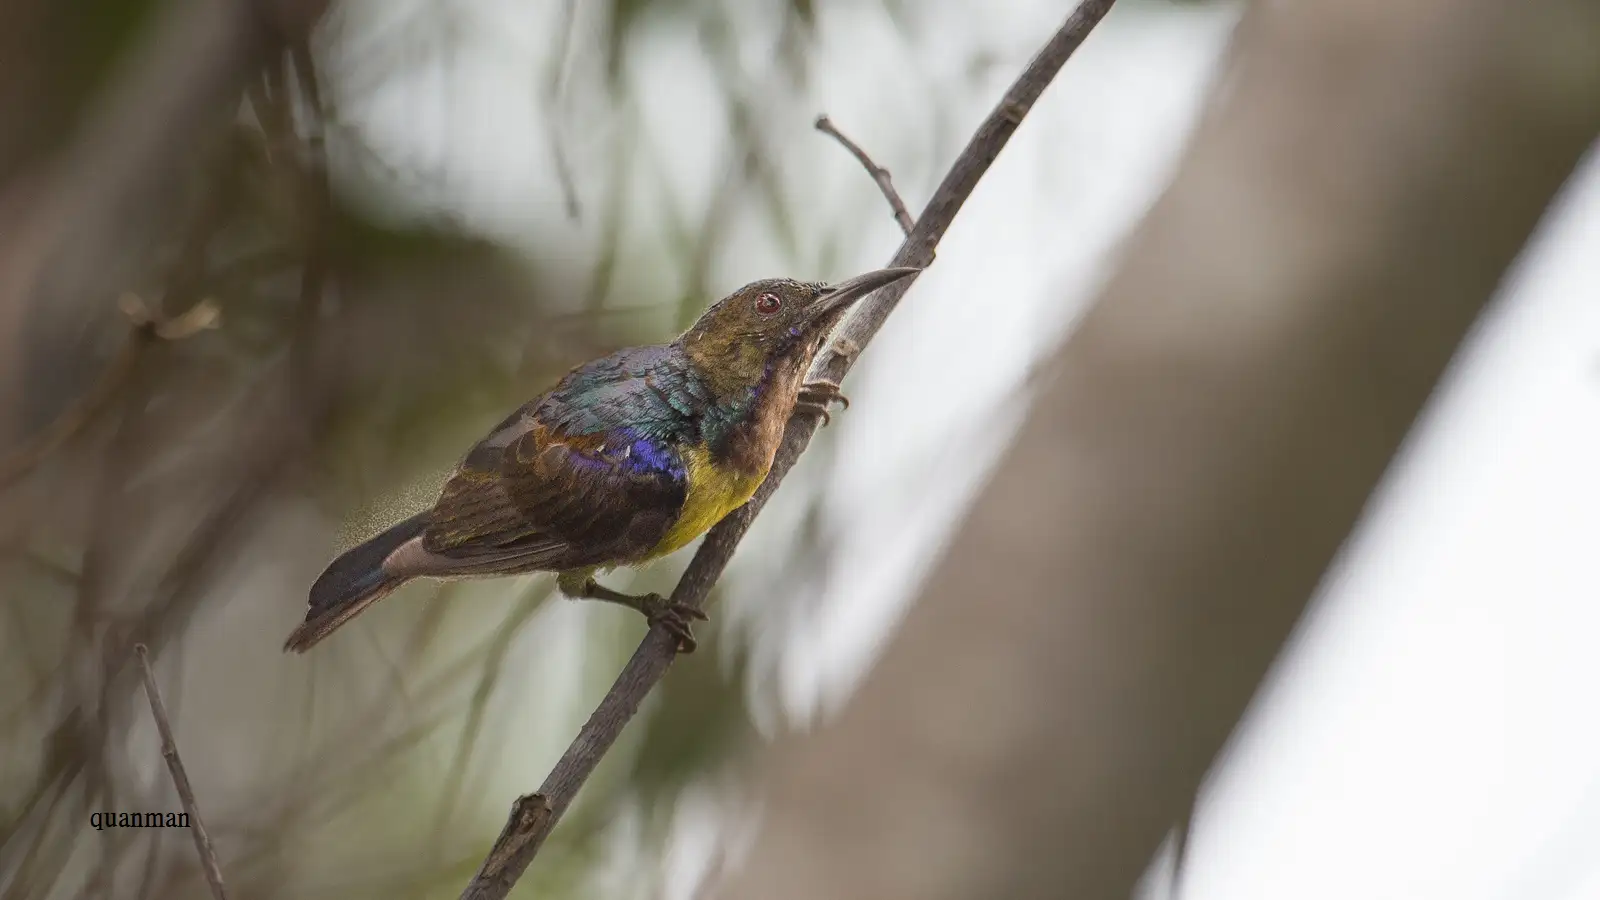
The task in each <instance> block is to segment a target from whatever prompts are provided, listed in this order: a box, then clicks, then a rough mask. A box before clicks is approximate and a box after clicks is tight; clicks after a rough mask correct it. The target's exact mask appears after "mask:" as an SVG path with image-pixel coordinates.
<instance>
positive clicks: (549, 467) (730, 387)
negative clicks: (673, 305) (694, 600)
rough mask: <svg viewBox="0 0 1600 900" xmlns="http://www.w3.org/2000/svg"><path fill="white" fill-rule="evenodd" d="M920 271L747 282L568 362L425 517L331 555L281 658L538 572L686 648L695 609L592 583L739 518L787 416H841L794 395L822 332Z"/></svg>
mask: <svg viewBox="0 0 1600 900" xmlns="http://www.w3.org/2000/svg"><path fill="white" fill-rule="evenodd" d="M919 271H921V270H920V269H917V268H907V267H897V268H886V269H877V270H874V271H871V272H867V273H865V274H863V275H859V276H857V277H855V278H851V279H848V280H846V281H842V282H838V283H835V284H825V283H820V282H807V281H797V280H793V279H786V278H778V279H767V280H763V281H756V282H752V283H750V284H747V285H745V286H744V287H742V288H740V289H738V290H737V291H734V292H733V293H732V294H729V295H728V296H727V297H724V298H723V299H721V300H719V301H717V302H716V303H713V304H712V305H711V306H710V307H708V308H707V309H706V311H705V312H704V313H703V314H702V315H701V316H700V318H699V319H698V320H696V321H695V323H694V324H693V325H692V326H690V327H689V329H688V330H687V331H685V332H683V333H682V334H681V335H679V336H678V337H677V338H676V339H674V340H673V341H671V342H670V343H664V344H652V345H646V346H641V347H628V348H624V349H621V350H618V351H616V352H614V353H612V354H610V355H608V356H604V357H601V358H599V359H596V360H593V361H590V362H587V363H584V364H583V365H580V366H577V367H576V368H574V369H572V370H571V371H569V372H568V373H567V374H566V375H565V376H564V377H562V378H561V380H560V381H559V382H557V383H556V385H555V386H554V387H552V388H551V389H550V390H548V391H547V392H545V393H544V394H542V395H541V396H539V397H537V398H535V399H533V400H531V401H529V402H528V403H526V404H524V405H523V406H521V407H520V408H518V409H517V410H516V411H515V412H513V413H511V415H509V416H507V417H506V418H505V419H504V420H503V421H501V422H500V424H498V425H496V426H495V427H494V429H493V430H491V431H490V432H489V434H488V435H487V436H485V437H484V438H483V439H482V440H480V441H478V442H477V443H476V444H474V445H473V446H472V447H471V448H470V449H469V450H468V451H467V453H466V455H465V456H463V457H462V458H461V460H460V461H459V463H457V465H456V467H455V469H454V471H453V472H452V473H451V474H450V476H449V477H448V478H447V479H446V480H445V482H444V485H443V487H442V488H441V490H440V492H439V496H438V499H437V500H436V501H435V502H434V504H433V506H431V507H430V508H428V509H425V510H423V511H422V512H419V513H417V514H415V515H413V516H410V517H409V518H406V519H404V520H402V521H400V522H398V523H396V524H394V525H392V526H390V527H389V528H387V529H385V530H384V531H382V532H381V533H379V534H377V535H375V536H373V537H371V538H369V539H367V540H366V541H363V542H362V543H360V544H358V545H356V546H355V547H353V548H351V549H349V550H347V551H345V552H344V553H343V554H341V555H339V556H338V557H337V558H335V559H334V560H333V562H332V563H330V564H329V565H328V567H327V569H326V570H324V571H323V573H322V574H321V575H320V576H319V577H318V578H317V579H316V581H315V582H314V583H313V584H312V585H311V590H310V599H309V603H308V608H307V610H306V615H305V621H304V622H302V623H301V624H300V625H299V626H298V627H297V628H295V629H294V631H293V632H292V633H291V634H290V635H289V638H288V640H287V641H286V642H285V643H284V650H285V651H286V652H288V651H293V652H297V653H303V652H305V651H307V650H309V649H311V647H313V646H314V645H316V644H317V643H319V642H320V641H322V640H323V639H324V638H326V637H327V636H328V635H329V634H331V633H333V632H334V631H335V630H336V629H338V628H339V627H340V626H342V625H343V624H345V623H346V622H348V621H350V619H352V618H354V617H355V616H356V615H358V614H359V613H361V612H362V611H363V610H365V609H367V608H368V607H370V606H371V605H372V604H374V603H376V602H377V601H379V600H381V599H383V598H384V597H386V596H388V595H389V594H390V593H392V592H393V591H394V590H395V589H397V588H399V587H400V586H401V585H403V584H405V583H406V582H408V581H411V580H413V579H417V578H440V579H454V578H469V577H488V576H502V575H517V574H525V573H531V572H553V573H555V574H556V585H557V587H558V588H559V589H560V591H561V593H563V594H565V595H566V596H568V597H571V598H573V599H589V600H601V601H606V602H610V603H616V604H620V605H623V606H627V607H631V608H633V609H635V610H637V611H639V612H640V613H643V615H644V617H645V619H646V621H647V622H648V624H649V625H650V626H652V627H657V626H659V627H661V628H663V629H665V630H666V631H667V632H668V633H669V634H670V635H672V636H673V637H675V638H676V639H677V645H678V649H679V650H680V651H681V652H691V651H693V649H694V646H695V638H694V634H693V630H692V628H691V625H692V622H693V620H696V619H704V618H705V614H704V613H703V612H701V611H700V610H699V609H698V608H696V607H694V606H691V605H689V604H686V603H677V602H674V601H671V600H669V599H667V598H664V597H662V596H661V595H660V594H654V593H649V594H639V595H633V594H626V593H623V592H621V591H617V590H614V589H612V588H609V587H606V586H604V585H602V584H600V583H599V582H598V581H596V580H595V575H596V574H598V573H602V572H608V571H610V570H612V569H614V568H617V567H619V566H630V567H631V566H638V565H641V564H643V563H646V562H649V561H651V560H653V559H657V558H659V557H662V556H665V555H667V554H669V553H672V552H673V551H675V550H677V549H679V548H681V547H683V546H685V545H687V544H688V543H690V542H691V541H693V540H694V539H695V538H697V537H699V536H700V535H701V534H703V533H705V532H706V531H707V530H709V529H710V528H711V526H713V525H715V524H716V523H717V522H718V521H720V520H721V519H722V518H723V517H724V516H726V515H728V514H729V513H731V512H733V511H734V510H735V509H738V508H739V507H740V506H742V505H744V503H745V502H746V501H747V500H749V499H750V497H751V496H752V495H754V494H755V492H756V489H757V488H758V487H760V485H761V482H762V481H763V480H765V478H766V476H767V472H768V471H769V470H770V469H771V467H772V460H773V457H774V456H775V455H776V453H777V450H778V445H779V443H780V442H781V441H782V438H783V431H784V427H785V426H786V425H787V423H788V421H789V419H790V418H791V417H793V416H794V415H796V414H800V415H812V416H817V417H819V418H820V420H821V422H822V424H826V423H827V421H828V418H829V412H828V411H829V408H830V407H831V406H832V405H833V404H834V403H840V404H842V405H843V406H848V404H849V401H848V400H847V399H846V398H845V397H844V395H843V394H842V393H840V387H839V385H837V384H834V383H832V382H829V381H814V382H808V381H806V375H807V372H808V370H809V369H810V367H811V364H812V361H813V360H814V359H815V358H816V356H817V354H818V353H819V352H820V351H821V349H822V347H823V346H824V344H825V343H826V341H827V339H828V337H829V335H830V334H831V333H832V331H833V330H834V328H835V327H836V326H837V325H838V324H839V322H841V321H842V320H843V319H844V317H845V315H846V314H847V313H848V312H849V311H850V309H851V308H852V307H854V305H855V304H856V303H857V302H858V301H859V300H861V299H862V298H863V297H866V296H868V295H869V294H871V293H873V292H874V291H877V290H878V289H880V288H883V287H885V286H887V285H890V284H893V283H895V282H898V281H901V280H902V279H906V278H910V277H912V276H914V275H916V274H917V273H918V272H919Z"/></svg>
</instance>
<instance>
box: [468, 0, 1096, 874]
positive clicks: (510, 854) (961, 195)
mask: <svg viewBox="0 0 1600 900" xmlns="http://www.w3.org/2000/svg"><path fill="white" fill-rule="evenodd" d="M1114 2H1115V0H1083V2H1082V3H1080V4H1079V6H1078V8H1077V9H1076V10H1074V11H1073V13H1072V14H1071V15H1070V16H1068V17H1067V20H1066V22H1065V23H1064V24H1063V25H1062V26H1061V28H1060V30H1058V31H1057V32H1056V33H1055V35H1054V36H1052V37H1051V38H1050V41H1049V42H1048V43H1047V44H1045V46H1044V48H1043V49H1042V50H1040V51H1039V53H1038V55H1037V56H1035V57H1034V58H1033V60H1032V61H1031V62H1029V63H1028V66H1027V68H1025V69H1023V71H1022V74H1021V75H1019V76H1018V77H1017V80H1016V82H1015V83H1014V84H1012V86H1011V88H1010V90H1008V91H1006V94H1005V96H1004V97H1003V98H1001V100H1000V103H999V104H998V105H996V107H995V108H994V110H993V111H992V112H990V113H989V116H988V118H986V119H984V121H983V124H981V125H979V126H978V130H977V132H976V133H974V134H973V136H972V139H971V140H970V141H969V142H968V143H967V146H966V149H964V150H963V151H962V152H961V156H960V157H958V158H957V159H956V161H955V164H954V165H953V166H951V168H950V171H949V173H947V174H946V175H945V178H944V181H943V182H942V183H941V184H940V185H939V188H938V190H937V191H935V192H934V195H933V198H932V199H931V200H930V201H929V202H928V206H927V209H925V210H923V212H922V217H921V218H920V219H918V220H917V223H916V226H915V227H914V228H913V229H912V231H911V234H910V235H908V236H907V237H906V239H905V242H904V243H902V244H901V245H900V249H899V250H898V251H897V252H896V253H895V254H894V257H893V259H892V260H891V261H890V262H889V265H891V266H917V267H922V266H926V265H927V264H928V263H929V262H931V261H932V260H933V251H934V248H935V247H936V246H937V245H938V243H939V239H940V238H942V237H943V236H944V233H945V231H946V230H947V229H948V228H949V227H950V223H951V222H952V221H953V220H954V219H955V216H956V213H957V212H959V211H960V209H961V206H962V204H964V203H965V202H966V200H967V197H969V196H970V195H971V194H972V191H973V189H974V188H975V187H976V186H977V184H978V181H979V179H981V178H982V177H983V174H984V173H985V172H986V171H988V169H989V166H990V165H991V164H993V163H994V160H995V157H997V156H999V154H1000V151H1001V149H1002V148H1004V147H1005V145H1006V142H1007V141H1009V140H1010V139H1011V135H1012V134H1013V133H1014V132H1015V131H1016V130H1017V126H1018V125H1020V124H1021V123H1022V120H1023V117H1025V116H1026V115H1027V114H1028V111H1029V110H1030V109H1032V107H1033V104H1034V102H1035V101H1037V100H1038V99H1039V95H1040V94H1042V93H1043V92H1044V89H1045V88H1046V87H1047V86H1049V84H1050V82H1051V81H1052V80H1053V79H1054V78H1055V76H1056V73H1057V72H1059V71H1060V70H1061V67H1062V66H1063V65H1065V64H1066V61H1067V59H1068V58H1069V57H1071V56H1072V54H1073V52H1074V51H1075V50H1077V49H1078V47H1079V45H1081V44H1082V43H1083V41H1084V39H1085V38H1086V37H1088V35H1089V32H1090V31H1091V30H1092V29H1093V28H1094V26H1095V25H1097V24H1099V22H1100V20H1101V19H1102V18H1104V17H1105V15H1106V13H1107V12H1109V11H1110V9H1111V6H1112V4H1113V3H1114ZM915 280H916V279H915V278H908V279H905V280H903V281H898V282H895V283H894V284H891V285H889V286H888V287H886V288H884V289H883V290H881V291H879V292H878V293H876V294H874V295H873V296H871V297H869V298H867V299H866V300H864V301H862V302H861V304H860V307H859V308H858V311H857V312H856V314H855V315H854V316H853V317H852V318H851V319H850V321H849V322H848V323H846V325H845V326H844V328H843V329H842V331H841V333H840V334H839V336H838V337H836V338H835V339H834V341H833V343H832V345H831V346H830V348H829V350H828V352H827V353H826V354H825V355H824V356H823V357H822V358H821V359H819V360H818V362H817V364H816V365H815V366H813V367H812V372H811V376H812V377H813V378H816V377H822V378H826V379H828V380H830V381H833V382H835V383H838V382H839V380H840V379H842V378H843V377H844V375H845V373H847V372H848V371H849V370H850V367H851V366H852V365H853V364H854V363H855V360H856V358H857V356H859V355H860V353H861V350H862V349H863V348H864V347H866V345H867V344H868V343H869V342H870V341H871V340H872V337H873V335H875V334H877V332H878V329H879V328H881V327H883V323H884V321H885V320H886V319H888V317H889V314H890V313H892V312H893V311H894V308H895V306H896V305H897V304H898V303H899V302H900V298H901V297H903V296H904V295H905V292H906V290H907V288H909V287H910V285H911V282H912V281H915ZM816 429H817V420H816V419H815V418H814V417H810V416H798V417H796V418H793V419H791V420H790V421H789V425H788V428H787V429H786V430H785V431H784V435H783V444H782V446H780V447H779V448H778V454H777V457H776V458H775V459H774V460H773V463H772V471H771V472H770V473H769V474H768V475H767V479H766V481H765V482H763V483H762V485H761V488H760V489H759V490H757V491H756V494H755V496H754V497H752V498H751V499H750V502H749V503H747V504H745V505H744V506H743V507H741V508H739V509H738V510H736V511H734V512H733V513H731V514H730V515H729V516H728V517H727V518H725V519H723V520H722V521H721V522H719V523H717V525H716V527H714V528H712V529H711V532H710V533H709V534H708V535H707V536H706V539H705V541H704V542H703V543H702V544H701V545H700V549H699V551H698V552H697V553H696V554H695V556H694V560H693V561H691V562H690V563H689V567H688V569H687V570H685V571H684V573H683V577H682V578H681V579H679V581H678V585H677V587H676V588H675V589H674V590H673V592H672V600H673V602H675V603H686V604H689V605H691V606H694V607H696V608H699V607H701V606H702V605H704V603H705V601H706V597H707V595H708V594H709V593H710V591H711V587H712V585H713V584H715V583H716V581H717V578H718V577H719V576H721V574H722V570H723V569H724V568H726V567H727V565H728V561H729V560H730V559H731V558H732V557H733V551H734V549H735V548H736V547H738V545H739V541H740V540H742V539H743V538H744V535H745V532H746V531H748V530H749V528H750V523H751V521H753V520H754V519H755V517H756V515H757V514H758V513H759V512H760V511H761V508H762V507H763V506H765V505H766V502H767V499H768V498H770V497H771V496H772V493H773V492H774V491H776V490H777V489H778V486H779V485H780V484H781V483H782V482H783V478H784V476H785V475H787V474H788V472H789V469H790V468H792V467H793V466H794V464H795V461H796V460H797V459H799V457H800V454H801V453H803V452H805V449H806V446H807V445H808V444H810V442H811V436H812V435H813V434H815V433H816ZM676 656H677V639H676V638H673V637H672V636H670V635H668V634H667V633H666V632H665V631H664V630H661V629H651V631H650V633H649V634H648V635H646V636H645V639H644V641H643V642H642V643H640V645H639V649H638V650H636V651H634V654H633V657H632V658H631V659H629V660H628V664H627V666H626V667H624V668H623V670H622V673H621V674H620V675H618V676H617V680H616V682H615V683H614V684H613V685H612V686H611V690H610V691H609V692H607V693H606V696H605V697H604V698H603V699H602V700H601V701H600V705H599V706H598V707H596V708H595V711H594V713H593V714H592V715H590V717H589V721H588V722H586V723H584V726H583V728H582V729H580V730H579V732H578V736H577V738H576V739H574V740H573V742H572V745H571V746H570V747H568V748H567V751H566V753H564V754H562V756H561V759H560V761H558V762H557V763H556V766H555V768H554V769H553V770H551V772H550V775H549V776H548V777H547V778H546V779H545V781H544V784H542V785H540V787H539V791H538V793H535V794H528V795H525V796H523V797H519V798H518V799H517V801H516V803H514V804H513V805H512V808H511V815H510V818H509V819H508V820H507V822H506V825H505V827H504V828H503V829H502V830H501V832H500V836H499V837H498V838H497V839H496V840H495V843H494V846H493V848H491V850H490V851H489V855H488V857H487V858H486V859H485V860H484V862H483V866H482V867H481V868H480V869H479V871H478V874H477V875H476V876H474V878H473V879H472V881H471V883H469V884H468V885H467V888H466V890H465V891H463V892H462V894H461V900H499V898H504V897H505V896H506V895H507V894H509V893H510V891H511V888H512V886H513V885H515V884H516V882H517V879H519V878H520V877H522V873H523V872H524V871H525V870H526V869H527V868H528V864H529V863H530V862H532V861H533V857H534V855H535V854H536V853H538V851H539V847H540V846H541V845H542V844H543V843H544V840H545V838H546V837H548V836H549V834H550V831H551V829H552V828H553V827H554V826H555V823H556V822H557V821H558V820H559V819H560V818H561V814H562V813H564V812H565V811H566V809H567V807H568V806H569V805H570V804H571V803H572V799H573V797H574V796H575V795H576V794H577V793H578V790H579V788H581V787H582V786H583V783H584V782H585V781H586V780H587V779H588V777H589V775H590V774H591V773H592V772H593V771H594V769H595V767H596V766H597V765H598V764H599V762H600V759H601V757H602V756H604V755H605V753H606V751H607V750H609V749H610V748H611V745H612V744H613V743H615V742H616V740H617V737H618V735H620V734H621V733H622V729H623V726H625V725H626V724H627V723H628V721H629V720H630V719H632V718H633V716H634V714H635V713H636V712H638V710H639V704H640V703H641V702H643V700H644V697H645V695H646V694H647V693H649V691H650V689H651V688H652V687H654V686H655V684H656V682H658V681H660V680H661V678H662V676H664V675H665V674H666V671H667V668H668V667H670V666H671V665H672V660H673V659H674V657H676Z"/></svg>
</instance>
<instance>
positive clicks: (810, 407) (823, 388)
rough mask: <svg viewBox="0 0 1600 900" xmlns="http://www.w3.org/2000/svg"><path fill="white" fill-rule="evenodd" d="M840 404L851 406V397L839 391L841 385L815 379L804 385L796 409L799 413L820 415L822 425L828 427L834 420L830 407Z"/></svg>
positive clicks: (796, 402) (796, 401)
mask: <svg viewBox="0 0 1600 900" xmlns="http://www.w3.org/2000/svg"><path fill="white" fill-rule="evenodd" d="M835 403H837V404H839V406H840V407H841V408H843V409H849V408H850V398H849V397H846V396H845V395H844V394H841V393H840V392H839V386H838V385H837V384H834V383H833V382H831V381H813V382H810V383H808V384H805V385H802V386H801V388H800V394H799V395H798V397H797V398H796V399H795V404H794V411H795V413H796V414H798V415H808V416H819V417H821V419H822V426H823V427H826V426H827V425H828V424H829V423H831V422H832V421H833V416H832V415H831V414H830V413H829V407H831V406H833V404H835Z"/></svg>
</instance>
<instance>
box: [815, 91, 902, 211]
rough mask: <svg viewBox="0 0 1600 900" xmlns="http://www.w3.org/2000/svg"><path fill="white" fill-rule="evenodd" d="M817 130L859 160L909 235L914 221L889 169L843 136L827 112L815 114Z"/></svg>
mask: <svg viewBox="0 0 1600 900" xmlns="http://www.w3.org/2000/svg"><path fill="white" fill-rule="evenodd" d="M817 130H818V131H820V132H822V133H823V134H826V135H828V136H830V137H832V138H833V139H834V140H836V141H838V142H839V143H840V144H842V145H844V148H845V149H846V150H849V151H850V155H851V156H854V157H855V158H856V159H857V160H859V161H860V162H861V165H862V166H864V167H865V168H866V170H867V174H868V175H871V176H872V180H873V181H876V182H877V183H878V190H880V191H883V199H885V200H888V201H889V208H890V209H892V210H894V220H895V221H896V222H899V223H900V230H901V231H903V232H905V233H906V237H910V236H911V229H912V228H913V227H914V224H915V223H913V222H912V221H911V213H908V212H906V204H905V201H903V200H901V199H900V192H899V191H897V190H895V189H894V181H893V180H892V179H891V178H890V177H889V170H888V169H885V168H884V167H883V166H880V165H878V164H877V163H875V162H873V161H872V157H870V156H868V155H867V151H865V150H863V149H861V145H859V144H857V143H856V142H855V141H852V140H850V139H849V138H847V137H845V136H844V133H843V132H841V131H840V130H839V129H838V128H835V127H834V125H833V120H832V119H830V118H828V116H827V114H823V115H820V116H817Z"/></svg>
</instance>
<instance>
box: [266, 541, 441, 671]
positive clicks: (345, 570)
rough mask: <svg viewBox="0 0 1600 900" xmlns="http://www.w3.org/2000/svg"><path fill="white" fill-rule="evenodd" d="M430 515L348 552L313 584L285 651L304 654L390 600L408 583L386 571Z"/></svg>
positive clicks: (336, 560)
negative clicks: (303, 617)
mask: <svg viewBox="0 0 1600 900" xmlns="http://www.w3.org/2000/svg"><path fill="white" fill-rule="evenodd" d="M427 524H428V513H427V512H420V513H417V514H416V515H414V516H412V517H411V518H409V519H406V520H405V521H404V522H401V523H400V524H398V525H395V526H394V527H392V528H389V529H388V530H387V531H384V532H383V533H382V534H379V535H378V536H376V537H373V538H371V539H369V540H367V541H364V542H362V543H360V544H357V545H356V546H354V547H352V548H350V549H349V550H346V551H345V552H344V553H343V554H341V555H340V556H339V558H338V559H335V560H334V561H333V562H331V563H329V564H328V568H327V569H325V570H323V573H322V574H321V575H320V576H318V578H317V580H316V582H315V583H314V584H312V585H311V605H310V608H309V609H307V610H306V620H305V621H304V622H303V623H301V625H300V627H299V628H296V629H295V630H294V632H293V633H292V634H290V635H289V639H288V640H287V641H285V642H284V645H283V649H284V650H285V651H288V650H293V651H294V652H296V653H304V652H306V651H307V650H309V649H311V648H312V647H313V646H315V645H316V643H317V642H318V641H320V640H322V639H323V638H325V637H327V636H328V635H330V634H332V633H333V631H334V629H336V628H338V627H339V626H340V625H343V624H344V623H346V622H348V621H350V620H351V619H352V618H354V617H355V616H356V614H357V613H359V612H361V611H362V610H364V609H366V608H367V607H368V606H371V605H372V604H374V603H376V602H378V601H379V600H382V599H383V598H384V597H387V596H388V595H389V593H390V592H391V591H393V590H394V589H395V588H397V587H399V586H400V585H402V584H404V583H405V582H406V580H407V578H406V577H405V576H396V575H390V574H389V573H387V572H385V571H384V570H383V561H384V560H385V559H387V558H388V556H389V554H391V553H393V552H394V551H395V549H396V548H398V547H399V546H400V545H401V544H404V543H405V542H406V541H409V540H411V539H412V538H414V537H416V536H418V535H420V534H421V533H422V530H423V528H425V527H427Z"/></svg>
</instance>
